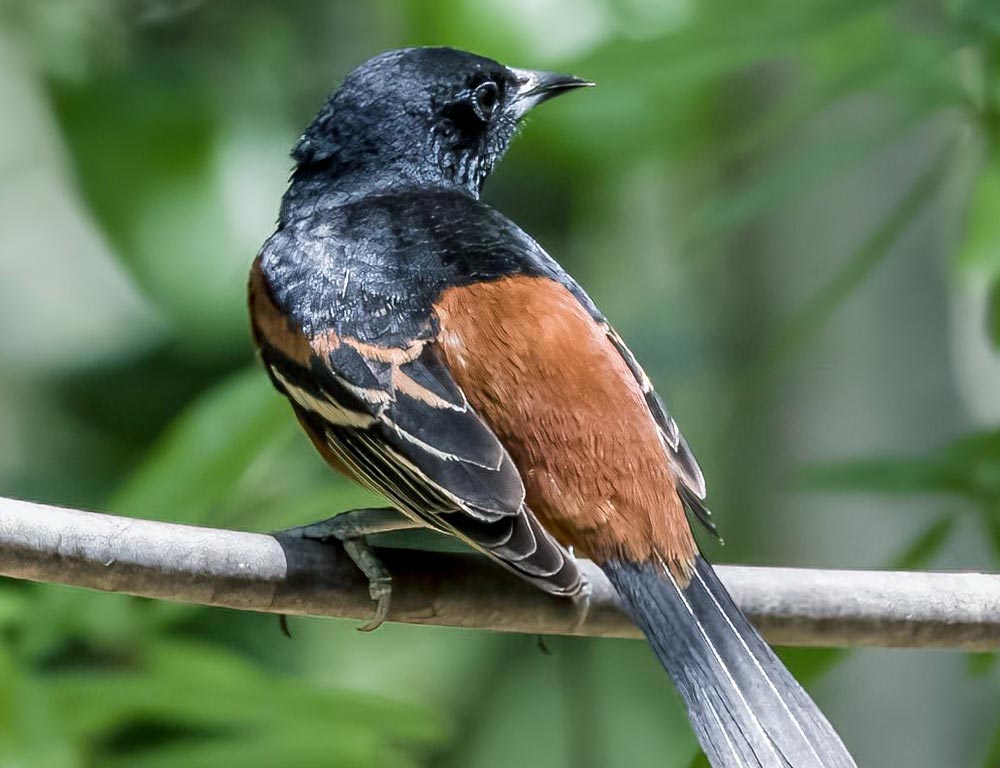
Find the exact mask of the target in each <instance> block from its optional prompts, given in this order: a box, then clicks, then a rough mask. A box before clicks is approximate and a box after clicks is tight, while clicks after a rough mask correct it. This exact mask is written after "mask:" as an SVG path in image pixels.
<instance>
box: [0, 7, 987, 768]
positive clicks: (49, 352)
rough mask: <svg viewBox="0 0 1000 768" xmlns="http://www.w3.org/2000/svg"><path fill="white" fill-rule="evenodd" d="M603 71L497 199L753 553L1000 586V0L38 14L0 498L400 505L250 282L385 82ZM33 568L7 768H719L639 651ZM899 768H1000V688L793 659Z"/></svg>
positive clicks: (169, 511)
mask: <svg viewBox="0 0 1000 768" xmlns="http://www.w3.org/2000/svg"><path fill="white" fill-rule="evenodd" d="M415 44H448V45H454V46H459V47H464V48H469V49H472V50H475V51H477V52H480V53H484V54H487V55H490V56H493V57H495V58H498V59H500V60H502V61H505V62H508V63H512V64H515V65H520V66H526V67H536V68H549V69H557V70H565V71H570V72H573V73H576V74H579V75H584V76H587V77H589V78H592V79H594V80H596V81H597V82H598V83H599V88H597V89H594V90H591V91H588V92H585V93H576V94H573V95H572V96H569V97H567V98H565V99H560V100H558V101H557V102H554V103H552V104H551V105H546V106H545V107H544V108H542V109H540V110H539V111H538V112H537V113H536V114H535V115H533V117H532V119H531V124H530V125H529V126H528V127H527V129H526V130H525V131H524V134H523V136H522V137H521V138H520V139H519V140H518V141H517V142H516V144H515V146H514V147H513V149H512V150H511V152H510V154H509V156H508V158H507V159H506V161H505V162H504V163H503V164H502V165H501V167H500V168H499V169H498V171H497V172H496V173H495V174H494V177H493V178H492V179H491V180H490V182H489V183H488V185H487V190H486V193H485V198H486V199H487V200H488V201H489V202H491V203H493V204H495V205H496V206H498V207H499V208H500V209H501V210H503V211H504V212H506V213H507V214H509V215H510V216H512V217H513V218H514V219H515V220H516V221H518V222H519V223H520V224H522V225H523V226H524V227H525V228H526V229H527V230H528V231H529V232H531V233H533V234H534V235H535V236H536V237H537V238H538V239H539V240H540V241H541V242H542V243H543V244H544V245H545V246H546V247H547V248H548V249H549V250H550V251H551V252H552V253H553V254H554V255H555V256H556V257H557V258H558V259H560V260H561V261H562V262H563V263H564V264H565V265H566V266H567V267H568V268H569V269H570V271H572V272H573V273H574V274H575V275H577V276H578V278H579V279H580V281H581V282H582V283H583V284H584V286H586V287H587V288H588V289H589V291H590V292H591V293H592V295H593V296H594V298H595V299H596V300H597V302H598V304H599V305H601V306H602V308H603V309H604V310H605V311H606V313H607V315H608V316H609V317H610V318H611V319H612V321H613V322H614V323H615V324H616V325H617V326H618V328H619V329H620V330H621V332H622V334H623V335H624V336H625V337H626V338H627V339H628V340H629V341H630V343H631V344H632V346H633V348H634V349H635V351H636V353H637V354H638V356H639V357H640V359H641V360H643V362H644V363H645V365H646V368H647V370H648V371H649V372H650V374H651V376H652V377H653V379H654V380H655V382H656V384H657V386H658V388H659V389H660V391H661V392H662V393H663V394H664V396H665V398H666V399H667V401H668V403H669V405H670V407H671V410H672V411H673V412H674V413H676V414H677V415H678V416H679V420H680V422H681V424H682V426H683V428H684V430H685V432H686V434H687V435H688V436H689V439H690V441H691V442H692V444H693V445H694V447H695V449H696V451H697V453H698V455H699V457H700V458H701V462H702V464H703V466H704V468H705V470H706V474H707V476H708V478H709V485H710V493H711V501H712V506H713V508H714V509H715V511H716V514H717V517H718V519H719V521H720V525H721V528H722V531H723V532H724V534H725V538H726V540H727V545H726V546H725V548H720V547H719V546H718V545H717V544H715V543H712V542H706V544H705V545H706V549H707V552H708V554H709V555H710V557H712V558H714V559H716V560H719V561H732V562H750V563H775V564H789V565H798V566H827V567H865V568H877V567H882V566H889V565H894V566H897V567H912V568H973V569H994V570H996V569H997V568H998V558H1000V431H998V426H1000V351H998V342H1000V290H998V288H997V286H998V284H1000V154H998V142H1000V6H998V4H997V3H996V2H995V0H787V1H786V0H756V1H755V2H752V3H748V2H745V1H744V0H452V1H451V2H445V1H444V0H436V1H432V2H426V1H420V0H412V1H409V2H404V1H399V2H393V1H392V0H374V1H372V2H364V3H362V2H318V1H317V2H305V1H297V2H280V3H279V2H260V1H249V0H244V1H242V2H235V0H230V1H228V2H224V1H220V2H198V1H197V0H175V1H173V2H167V1H166V0H155V1H154V0H129V1H126V0H121V1H117V0H89V1H88V2H84V3H81V2H75V1H74V0H61V1H60V0H21V1H18V0H3V1H2V2H0V105H2V106H0V110H2V113H3V117H2V119H0V328H2V331H0V493H2V494H4V495H8V496H18V497H23V498H28V499H33V500H38V501H45V502H52V503H59V504H65V505H71V506H77V507H85V508H95V509H101V510H110V511H114V512H116V513H119V514H131V515H138V516H144V517H154V518H160V519H165V520H176V521H186V522H195V523H204V524H209V525H216V526H224V527H236V528H241V529H258V530H270V529H274V528H278V527H281V526H283V525H288V524H293V523H299V522H305V521H308V520H312V519H315V518H319V517H325V516H327V515H329V514H331V513H333V512H334V511H337V510H339V509H343V508H347V507H349V506H351V505H356V504H358V503H363V502H364V501H365V497H364V495H363V494H362V493H361V492H360V491H357V490H355V489H353V488H351V487H350V486H349V485H347V484H346V483H344V482H341V481H340V480H338V479H337V478H336V477H334V476H333V475H332V474H331V473H330V472H328V471H326V469H325V468H324V467H323V466H322V464H321V463H320V461H319V460H318V459H317V458H316V457H315V456H314V455H313V452H312V450H311V448H310V447H309V446H308V444H307V442H306V440H305V439H304V438H303V437H302V436H301V435H300V434H299V433H298V432H297V430H296V428H295V427H294V425H293V420H292V418H291V417H290V414H289V412H288V409H287V406H286V405H285V404H284V403H283V401H282V400H281V399H280V398H279V397H278V396H277V395H275V394H274V393H273V392H272V391H271V390H270V388H269V385H268V383H267V382H266V380H265V376H264V374H263V373H262V372H261V371H260V370H259V369H258V367H257V366H256V365H255V361H254V357H253V353H252V349H251V344H250V340H249V333H248V328H247V320H246V316H245V308H244V286H245V276H246V273H247V269H248V267H249V265H250V262H251V260H252V259H253V256H254V254H255V252H256V249H257V247H258V246H259V245H260V243H261V242H262V241H263V240H264V239H265V238H266V237H267V236H268V234H269V233H270V232H271V230H272V227H273V224H274V221H275V216H276V211H277V204H278V199H279V197H280V195H281V193H282V192H283V190H284V186H285V181H286V178H287V174H288V171H289V166H290V164H289V160H288V156H287V151H288V149H289V147H290V146H291V144H292V142H293V141H294V139H295V138H296V136H297V135H298V132H299V131H300V130H301V129H302V127H303V126H304V125H305V123H306V122H307V121H308V120H309V119H310V117H311V115H312V114H313V113H314V111H315V110H316V109H317V108H318V106H319V104H320V102H321V100H322V99H323V97H324V94H325V93H326V92H327V91H328V90H329V89H331V88H332V87H334V86H335V84H336V83H337V82H338V81H339V79H340V78H341V77H342V76H343V75H344V74H345V73H346V72H347V71H348V70H349V69H350V68H351V67H352V66H354V65H356V64H358V63H360V62H361V61H363V60H364V59H366V58H367V57H369V56H370V55H373V54H375V53H377V52H379V51H381V50H384V49H387V48H392V47H398V46H403V45H415ZM291 629H292V634H293V639H292V640H288V639H286V638H285V637H283V636H282V635H281V633H280V632H279V630H278V625H277V622H276V621H275V619H274V618H273V617H268V616H256V615H241V614H238V613H232V612H225V611H221V610H210V609H204V608H197V607H188V606H178V605H168V604H159V603H154V602H148V601H142V600H136V599H131V598H127V597H123V596H115V595H104V594H97V593H88V592H83V591H78V590H71V589H67V588H61V587H54V586H39V585H28V584H23V583H13V582H7V581H5V582H2V583H0V766H2V767H3V768H8V767H13V766H18V767H19V768H21V767H24V768H71V767H72V768H90V767H92V766H93V767H97V766H100V767H102V768H103V767H105V766H109V767H118V766H120V767H122V768H125V767H128V768H159V767H160V766H178V765H182V766H187V767H189V768H199V767H201V766H230V765H231V766H241V768H256V767H257V766H261V767H263V766H286V765H287V766H305V767H307V766H440V767H441V768H447V767H452V766H455V767H458V766H462V767H465V766H471V767H473V768H494V767H500V766H511V765H516V766H525V767H526V768H534V766H547V767H548V768H558V767H560V766H567V767H568V766H573V768H599V767H603V766H634V767H635V768H645V767H649V768H654V767H655V768H665V767H670V766H675V767H676V768H685V767H686V766H690V765H698V764H699V763H698V757H697V754H696V747H695V743H694V739H693V737H692V736H691V734H690V732H689V730H688V728H687V725H686V723H685V720H684V716H683V714H682V710H681V707H680V705H679V703H678V700H677V698H676V696H675V694H674V693H673V692H672V690H671V688H670V686H669V684H668V682H667V680H666V678H665V676H664V675H663V674H662V673H661V671H660V669H659V668H658V667H657V665H656V663H655V661H654V660H653V658H652V656H651V655H650V654H649V652H648V651H647V649H646V647H645V646H644V645H643V644H641V643H638V642H627V641H620V642H617V641H614V642H613V641H582V640H568V639H561V638H553V639H550V640H548V641H547V643H546V644H547V646H548V650H549V653H544V652H542V650H540V648H539V644H538V642H537V640H536V638H532V637H506V636H496V635H490V634H485V633H475V632H464V631H455V630H443V629H441V630H438V629H421V628H409V627H401V626H387V627H384V628H383V629H381V630H380V631H379V632H377V633H375V634H373V635H370V636H365V635H361V634H360V633H358V632H357V631H356V630H355V629H354V627H353V626H352V625H351V624H350V623H347V622H335V621H322V620H306V619H293V620H292V621H291ZM785 656H786V658H787V659H788V660H789V662H790V663H791V664H792V665H793V667H794V669H795V671H796V673H797V674H798V675H800V677H801V678H802V679H803V680H805V681H807V683H808V687H809V688H810V690H811V691H812V693H813V694H814V695H815V697H816V698H817V699H818V701H819V702H820V704H821V705H822V706H823V707H824V708H825V710H826V711H827V712H828V714H829V715H830V717H831V719H832V720H833V721H834V722H835V723H837V724H838V726H839V728H840V730H841V732H842V734H843V736H844V737H845V739H846V741H847V742H848V744H850V745H851V747H852V749H853V750H854V752H855V754H856V756H857V758H858V762H859V764H861V765H863V766H902V765H905V766H908V767H909V768H924V767H926V768H931V767H933V768H941V767H942V766H947V767H948V768H965V767H966V766H971V767H975V768H979V767H980V766H988V767H989V768H997V766H1000V666H998V664H997V663H996V659H995V658H994V657H991V656H987V655H980V656H969V655H963V654H960V653H955V652H947V651H889V650H855V651H850V652H846V651H824V650H812V651H801V650H798V651H789V652H787V653H786V654H785Z"/></svg>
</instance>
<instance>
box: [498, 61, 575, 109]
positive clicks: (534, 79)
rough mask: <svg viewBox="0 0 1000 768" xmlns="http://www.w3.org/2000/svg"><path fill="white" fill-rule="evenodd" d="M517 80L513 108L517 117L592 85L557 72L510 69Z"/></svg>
mask: <svg viewBox="0 0 1000 768" xmlns="http://www.w3.org/2000/svg"><path fill="white" fill-rule="evenodd" d="M510 71H511V72H513V73H514V77H515V78H516V80H517V96H516V97H515V99H514V102H513V107H514V110H515V111H516V112H517V116H518V117H523V116H524V115H525V114H526V113H527V112H528V111H529V110H530V109H532V107H536V106H538V105H539V104H541V103H542V102H543V101H548V100H549V99H551V98H553V97H554V96H559V95H561V94H564V93H568V92H569V91H572V90H576V89H577V88H590V87H592V86H593V85H594V83H592V82H590V81H589V80H584V79H583V78H580V77H574V76H572V75H560V74H559V73H557V72H540V71H538V70H534V69H516V68H514V67H511V68H510Z"/></svg>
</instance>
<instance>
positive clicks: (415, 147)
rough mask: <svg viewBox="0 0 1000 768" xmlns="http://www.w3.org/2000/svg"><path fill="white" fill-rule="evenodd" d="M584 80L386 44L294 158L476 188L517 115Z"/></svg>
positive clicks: (308, 164)
mask: <svg viewBox="0 0 1000 768" xmlns="http://www.w3.org/2000/svg"><path fill="white" fill-rule="evenodd" d="M585 85H592V83H589V82H587V81H586V80H581V79H579V78H576V77H570V76H567V75H557V74H554V73H550V72H536V71H532V70H526V69H515V68H513V67H505V66H504V65H503V64H499V63H498V62H496V61H493V60H491V59H487V58H483V57H482V56H476V55H475V54H471V53H465V52H464V51H457V50H454V49H452V48H406V49H403V50H398V51H389V52H388V53H383V54H381V55H379V56H376V57H374V58H372V59H369V60H368V61H366V62H365V63H364V64H362V65H361V66H360V67H358V68H357V69H355V70H354V71H353V72H351V74H349V75H348V76H347V78H346V79H345V80H344V82H343V84H342V85H341V86H340V88H339V89H338V90H337V92H336V93H334V94H333V96H331V97H330V99H329V100H328V101H327V103H326V105H325V106H324V107H323V109H322V110H321V111H320V113H319V114H318V115H317V116H316V118H315V120H313V122H312V124H311V125H310V126H309V128H307V129H306V131H305V133H304V134H302V137H301V138H300V139H299V142H298V144H297V145H296V147H295V149H294V150H293V152H292V156H293V157H294V158H295V160H296V162H297V163H298V165H299V169H300V171H302V170H306V169H310V170H313V171H317V172H319V173H323V174H326V173H329V174H331V175H332V176H338V177H339V176H351V177H354V178H356V179H357V180H358V181H359V182H361V181H362V179H366V180H367V182H370V183H377V184H384V183H392V182H393V181H405V182H413V183H422V184H446V185H449V186H460V187H464V188H466V189H468V190H469V191H470V192H471V193H472V194H473V195H478V193H479V190H480V188H481V186H482V183H483V181H484V180H485V178H486V176H487V175H488V174H489V172H490V171H491V170H492V169H493V166H494V165H495V164H496V162H497V160H499V159H500V157H501V156H502V155H503V153H504V151H505V150H506V149H507V146H508V144H509V143H510V141H511V139H512V138H513V137H514V134H515V133H516V131H517V126H518V123H519V122H520V120H521V118H522V117H524V115H525V114H526V113H527V112H528V111H529V110H530V109H531V108H532V107H534V106H536V105H537V104H540V103H541V102H543V101H546V100H547V99H549V98H551V97H553V96H556V95H558V94H560V93H565V92H566V91H568V90H570V89H573V88H578V87H580V86H585ZM310 175H311V174H310Z"/></svg>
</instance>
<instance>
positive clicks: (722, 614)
mask: <svg viewBox="0 0 1000 768" xmlns="http://www.w3.org/2000/svg"><path fill="white" fill-rule="evenodd" d="M602 567H603V569H604V572H605V573H607V575H608V578H609V579H611V582H612V583H613V584H614V585H615V588H616V589H617V590H618V592H619V594H620V595H621V597H622V600H623V601H624V603H625V605H626V606H627V607H628V609H629V611H630V612H631V614H632V616H633V618H634V620H635V622H636V623H637V624H638V625H639V626H640V627H641V628H642V630H643V632H645V633H646V637H647V638H648V639H649V644H650V645H651V646H652V648H653V652H654V653H655V654H656V656H657V658H659V660H660V663H662V664H663V666H664V668H665V669H666V670H667V672H668V673H669V674H670V677H671V678H672V679H673V681H674V684H675V685H676V686H677V688H678V690H679V691H680V694H681V696H682V697H683V699H684V703H685V704H686V705H687V709H688V716H689V717H690V719H691V725H692V726H693V727H694V731H695V734H696V735H697V736H698V741H699V743H700V744H701V748H702V749H703V750H705V754H706V755H707V756H708V759H709V762H711V764H712V765H713V766H715V768H744V767H746V768H856V766H855V763H854V760H853V759H852V758H851V756H850V754H848V752H847V748H846V747H844V745H843V743H842V742H841V741H840V737H838V736H837V734H836V732H835V731H834V730H833V727H832V726H831V725H830V723H828V722H827V720H826V718H825V717H824V716H823V713H822V712H820V711H819V708H818V707H817V706H816V705H815V704H814V703H813V701H812V699H810V698H809V695H808V694H807V693H806V692H805V691H804V690H802V687H801V686H800V685H799V684H798V683H797V682H796V681H795V678H793V677H792V675H791V673H789V671H788V670H787V669H785V666H784V665H783V664H782V663H781V661H779V659H778V657H777V656H775V655H774V651H772V650H771V649H770V648H769V647H768V645H767V643H765V642H764V640H763V638H761V636H760V635H759V634H758V633H757V630H755V629H754V628H753V626H752V625H751V624H750V622H749V621H748V620H747V618H746V617H745V616H744V615H743V614H742V612H741V611H740V610H739V609H738V608H737V607H736V605H735V604H734V603H733V600H732V598H731V597H730V596H729V593H728V592H726V589H725V587H723V586H722V583H721V582H720V581H719V578H718V576H716V575H715V571H713V570H712V566H711V565H709V564H708V562H707V561H706V560H704V559H703V558H702V557H698V559H697V562H696V566H695V571H694V575H693V576H692V577H691V583H690V584H689V585H688V586H687V587H684V588H683V589H682V588H681V587H680V586H679V585H678V584H677V583H676V581H674V580H673V579H672V577H671V576H670V574H669V573H666V572H664V570H663V569H662V568H658V567H656V566H655V565H653V564H651V563H645V564H636V563H623V562H617V561H612V562H608V563H605V564H604V565H603V566H602Z"/></svg>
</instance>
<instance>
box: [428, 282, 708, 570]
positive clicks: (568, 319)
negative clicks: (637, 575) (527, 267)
mask: <svg viewBox="0 0 1000 768" xmlns="http://www.w3.org/2000/svg"><path fill="white" fill-rule="evenodd" d="M436 310H437V315H438V319H439V321H440V327H441V333H440V336H439V343H440V346H441V350H442V352H443V354H444V356H445V359H446V360H447V363H448V367H449V368H450V370H451V372H452V375H453V376H454V377H455V380H456V381H457V382H458V384H459V385H460V386H461V387H462V389H464V390H465V393H466V396H467V397H468V399H469V401H470V402H471V403H472V405H473V407H474V408H475V409H476V410H477V411H478V413H479V414H480V415H481V416H482V418H483V419H484V420H485V421H486V422H487V423H488V424H489V425H490V427H491V428H492V429H493V430H494V432H495V433H496V434H497V436H498V437H499V438H500V440H501V442H502V443H503V444H504V446H505V447H506V448H507V450H508V451H509V452H510V455H511V458H512V459H513V460H514V463H515V464H516V465H517V467H518V469H519V470H520V472H521V476H522V477H523V479H524V484H525V487H526V490H527V504H528V506H529V508H530V509H531V510H532V511H533V512H534V513H535V515H537V517H538V518H539V520H540V521H541V522H542V524H543V525H544V526H545V527H546V528H547V529H548V530H549V531H551V532H552V534H553V535H554V536H555V537H556V538H557V539H558V540H559V541H560V542H561V543H562V544H563V545H565V546H569V547H573V548H574V550H575V551H576V552H577V553H578V554H581V555H584V556H587V557H590V558H592V559H594V560H596V561H597V562H598V563H600V562H604V561H605V560H608V559H612V558H623V559H625V560H629V561H633V562H635V561H638V562H644V561H653V562H662V563H663V564H664V565H666V566H668V567H669V568H670V570H671V572H672V573H673V574H674V575H675V577H677V578H679V579H680V580H682V581H683V582H686V581H687V577H688V575H689V572H690V568H691V564H692V563H693V560H694V556H695V554H696V546H695V542H694V538H693V536H692V534H691V529H690V527H689V525H688V521H687V518H686V516H685V513H684V509H683V507H682V504H681V501H680V498H679V497H678V495H677V491H676V486H675V480H674V476H673V472H672V470H671V468H670V466H669V463H668V460H667V457H666V455H665V453H664V449H663V446H662V444H661V442H660V436H659V432H658V430H657V427H656V424H655V423H654V421H653V418H652V416H651V414H650V412H649V408H648V407H647V405H646V403H645V400H644V398H643V394H642V391H641V390H640V387H639V384H638V383H637V382H636V379H635V377H634V375H633V374H632V373H631V372H630V371H629V369H628V367H627V365H626V363H625V361H624V360H623V358H622V357H621V355H620V354H619V353H618V352H617V351H616V350H615V349H614V347H613V346H612V344H611V343H610V341H609V340H608V338H607V336H606V334H605V332H604V330H603V329H601V328H600V327H599V326H598V325H597V323H595V322H594V320H593V318H591V317H590V315H589V314H588V313H587V312H586V310H585V309H584V308H583V306H582V305H581V304H580V303H579V301H577V299H576V298H575V297H574V296H573V295H572V294H571V293H570V292H569V291H568V290H567V289H566V288H565V287H563V286H562V285H560V284H559V283H556V282H554V281H551V280H548V279H544V278H531V277H523V276H517V277H508V278H503V279H501V280H497V281H494V282H487V283H479V284H475V285H469V286H462V287H456V288H451V289H448V290H447V291H446V292H445V293H444V294H443V295H442V297H441V299H440V301H439V302H438V303H437V304H436Z"/></svg>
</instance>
